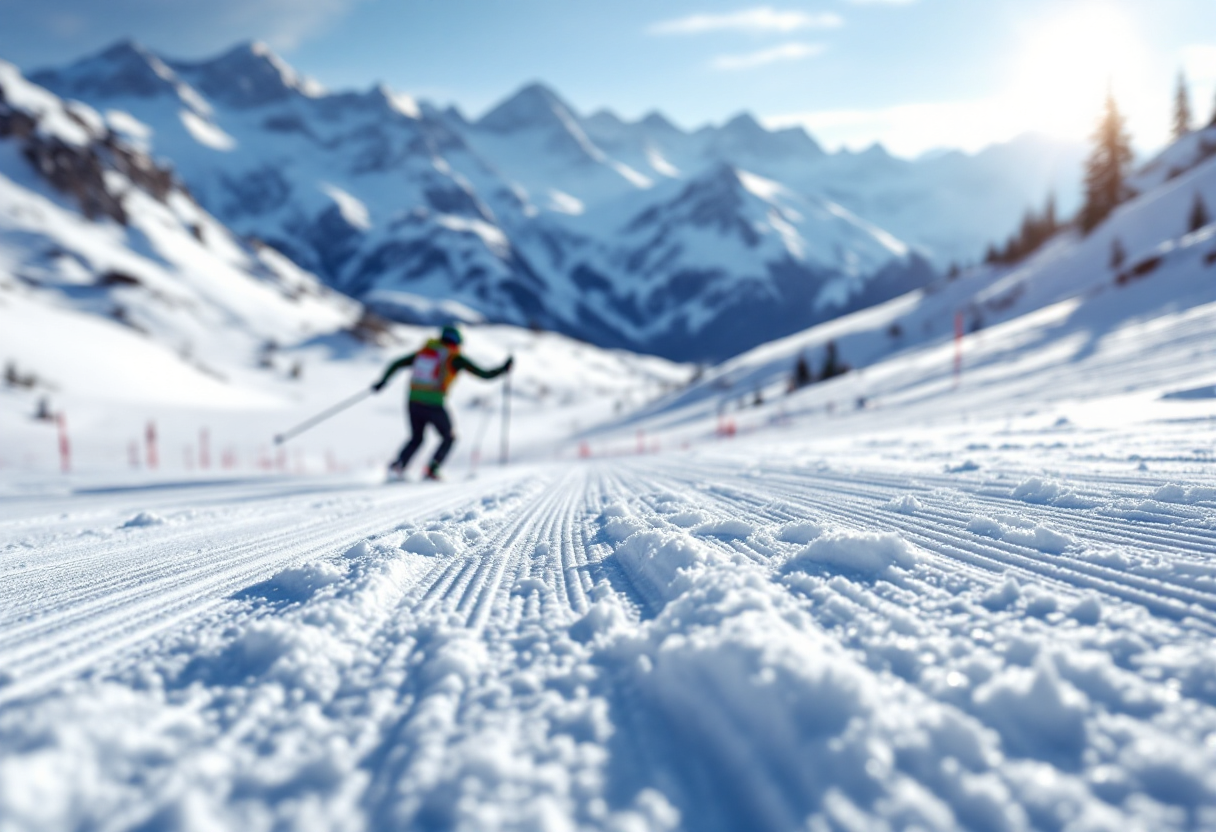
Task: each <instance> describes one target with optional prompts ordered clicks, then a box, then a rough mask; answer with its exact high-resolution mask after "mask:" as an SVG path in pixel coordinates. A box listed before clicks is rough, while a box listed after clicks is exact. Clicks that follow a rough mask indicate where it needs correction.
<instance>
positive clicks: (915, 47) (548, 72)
mask: <svg viewBox="0 0 1216 832" xmlns="http://www.w3.org/2000/svg"><path fill="white" fill-rule="evenodd" d="M1214 6H1216V0H817V2H807V1H806V0H798V1H796V2H772V3H749V2H746V1H744V2H726V1H725V0H700V1H698V0H658V2H656V0H207V2H203V3H199V2H188V1H187V0H104V2H98V0H40V1H39V2H30V0H0V19H2V20H4V21H6V25H4V26H3V27H2V28H0V58H4V59H7V60H10V61H13V62H14V63H17V64H18V65H19V66H22V67H23V68H27V69H28V68H35V67H39V66H43V65H47V64H53V63H59V62H63V61H66V60H68V59H71V58H73V57H76V56H79V55H82V54H84V53H86V52H89V51H91V50H95V49H98V48H100V47H102V46H104V45H107V44H108V43H110V42H112V41H113V40H115V39H117V38H119V37H124V36H130V37H134V38H135V39H137V40H139V41H142V42H144V43H146V44H147V45H149V46H151V47H152V48H154V49H156V50H158V51H160V52H162V53H164V54H167V55H170V56H181V57H202V56H205V55H209V54H212V53H215V52H217V51H219V50H221V49H223V48H225V47H226V46H228V45H230V44H231V43H233V42H236V41H240V40H251V39H257V40H264V41H266V42H268V43H270V44H271V45H272V46H273V47H275V48H276V49H277V50H278V51H279V52H280V53H281V54H282V55H283V56H284V57H285V58H287V59H288V60H289V61H290V62H291V63H292V64H293V65H295V66H296V67H297V68H298V69H299V70H300V71H302V72H304V73H306V74H308V75H311V76H312V77H314V78H316V79H317V80H319V81H320V82H322V83H323V84H325V85H326V86H328V87H331V88H336V89H341V88H347V87H356V88H365V87H367V86H369V85H370V84H372V83H374V82H377V81H383V82H385V83H387V84H388V85H389V86H390V87H393V88H394V89H397V90H400V91H404V92H409V93H413V94H414V95H416V96H419V97H424V98H429V99H431V100H433V101H435V102H436V103H441V104H444V103H456V104H457V105H459V106H460V107H461V108H462V109H463V110H465V112H466V113H468V114H470V115H477V114H479V113H481V112H482V111H484V109H485V108H487V107H488V106H490V105H491V104H493V103H494V102H496V101H498V100H500V99H501V98H503V97H504V96H506V95H508V94H509V93H510V92H512V91H513V90H514V89H516V88H518V87H519V86H521V85H522V84H524V83H527V82H529V81H533V80H543V81H545V82H546V83H548V84H550V85H551V86H553V87H555V88H556V89H557V90H558V91H559V92H560V93H561V94H562V95H564V96H565V97H566V99H567V100H568V101H570V102H571V103H572V104H573V105H574V106H575V107H576V108H578V109H579V110H581V111H583V112H591V111H594V110H596V109H598V108H600V107H609V108H611V109H613V110H615V111H616V112H618V113H619V114H621V115H623V116H626V117H637V116H641V115H643V114H644V113H646V112H648V111H650V110H654V109H657V110H660V111H662V112H664V113H665V114H667V115H668V116H669V117H671V118H672V119H673V120H675V121H676V122H677V123H679V124H681V125H683V126H685V127H696V126H699V125H701V124H704V123H707V122H722V121H724V120H726V119H727V118H729V117H730V116H732V115H734V114H735V113H738V112H740V111H742V110H748V111H750V112H752V113H754V114H755V115H756V116H757V117H759V118H761V119H762V120H763V121H765V122H766V123H768V124H771V125H778V124H795V123H798V124H804V125H806V126H807V127H808V129H810V130H811V132H812V133H813V134H814V135H815V136H816V137H817V138H818V139H820V140H821V141H822V142H823V143H824V144H826V145H827V146H829V147H832V148H835V147H839V146H842V145H843V146H849V147H853V148H861V147H865V146H867V145H869V144H870V143H872V142H874V141H881V142H883V144H885V145H886V146H887V147H888V148H890V149H892V150H893V151H895V152H898V153H902V154H905V155H915V154H917V153H920V152H924V151H926V150H929V149H933V148H937V147H946V146H949V147H962V148H964V149H968V150H975V149H978V148H980V147H982V146H984V145H986V144H989V143H992V142H996V141H1002V140H1005V139H1008V138H1011V137H1012V136H1014V135H1017V134H1018V133H1021V132H1024V131H1027V130H1036V131H1039V132H1045V133H1049V134H1053V135H1057V136H1061V137H1065V138H1073V139H1083V138H1084V137H1085V136H1086V135H1088V133H1089V132H1090V130H1091V129H1092V124H1093V120H1094V117H1095V114H1096V111H1097V109H1098V107H1099V106H1100V103H1101V97H1102V91H1103V89H1104V88H1105V86H1106V83H1107V81H1108V80H1110V81H1111V82H1112V83H1113V85H1114V89H1115V91H1116V95H1117V97H1118V98H1119V100H1120V103H1121V104H1122V105H1123V107H1124V109H1125V110H1126V111H1127V112H1128V114H1129V119H1130V127H1131V130H1132V132H1133V134H1134V137H1135V139H1136V142H1137V144H1138V145H1139V146H1140V147H1142V148H1146V149H1148V148H1154V147H1157V146H1160V145H1161V144H1162V143H1163V142H1164V141H1165V139H1166V137H1167V134H1168V129H1169V118H1170V107H1171V99H1172V92H1173V85H1174V81H1175V78H1176V75H1177V73H1178V71H1179V70H1180V69H1184V68H1185V71H1186V73H1187V75H1188V77H1189V79H1190V81H1191V88H1192V103H1193V107H1194V109H1195V110H1196V112H1197V114H1198V116H1200V117H1202V118H1203V120H1204V121H1206V120H1207V119H1208V118H1210V116H1211V114H1212V110H1213V106H1214V103H1216V9H1214Z"/></svg>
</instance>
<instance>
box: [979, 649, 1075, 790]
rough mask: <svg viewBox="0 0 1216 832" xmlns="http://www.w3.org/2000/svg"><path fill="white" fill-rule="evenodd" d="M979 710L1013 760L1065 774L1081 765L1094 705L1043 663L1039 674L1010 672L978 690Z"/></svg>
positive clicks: (1039, 663) (1038, 663)
mask: <svg viewBox="0 0 1216 832" xmlns="http://www.w3.org/2000/svg"><path fill="white" fill-rule="evenodd" d="M973 699H974V704H975V709H976V711H977V713H979V714H980V715H981V716H982V717H983V718H984V721H985V722H987V723H988V724H989V725H991V726H992V727H994V728H996V730H997V732H998V733H1000V735H1001V739H1002V740H1003V741H1004V743H1005V747H1006V748H1007V749H1008V750H1009V751H1010V752H1012V753H1013V754H1017V755H1021V756H1026V757H1034V758H1036V759H1040V760H1044V761H1046V762H1049V763H1052V764H1054V765H1058V766H1061V767H1064V768H1068V769H1072V768H1076V766H1077V765H1078V764H1079V763H1080V758H1081V754H1082V753H1083V752H1084V750H1085V746H1086V739H1087V728H1086V719H1085V718H1086V716H1087V715H1088V713H1089V700H1088V699H1087V698H1086V696H1085V694H1083V693H1081V691H1079V690H1077V688H1075V687H1074V686H1073V685H1072V684H1070V683H1069V682H1067V681H1065V680H1063V679H1061V678H1060V674H1059V672H1058V671H1057V670H1056V666H1055V664H1054V663H1053V662H1052V661H1051V660H1050V659H1049V658H1047V657H1040V658H1039V659H1038V660H1037V661H1036V662H1035V665H1034V667H1033V668H1025V667H1016V666H1015V667H1007V668H1005V669H1004V670H1002V671H1001V672H999V673H997V674H996V675H995V676H994V677H993V678H992V679H990V680H989V681H988V682H986V683H985V684H983V685H981V686H980V687H979V688H978V689H976V691H975V694H974V697H973Z"/></svg>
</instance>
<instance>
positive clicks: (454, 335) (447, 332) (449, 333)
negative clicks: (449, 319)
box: [439, 326, 464, 346]
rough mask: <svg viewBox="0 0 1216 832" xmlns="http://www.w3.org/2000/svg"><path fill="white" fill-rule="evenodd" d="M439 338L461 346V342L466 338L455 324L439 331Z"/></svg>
mask: <svg viewBox="0 0 1216 832" xmlns="http://www.w3.org/2000/svg"><path fill="white" fill-rule="evenodd" d="M439 340H440V341H443V342H444V343H447V344H452V345H453V346H460V342H461V341H463V340H464V338H462V337H461V336H460V330H459V329H457V328H456V327H454V326H445V327H444V328H443V331H442V332H440V333H439Z"/></svg>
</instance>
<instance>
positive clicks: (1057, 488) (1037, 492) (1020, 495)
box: [1013, 477, 1097, 508]
mask: <svg viewBox="0 0 1216 832" xmlns="http://www.w3.org/2000/svg"><path fill="white" fill-rule="evenodd" d="M1013 499H1015V500H1021V501H1022V502H1024V503H1035V504H1037V505H1050V506H1059V507H1060V508H1093V507H1094V506H1095V505H1097V504H1096V503H1095V502H1094V501H1092V500H1086V499H1084V498H1082V497H1079V496H1078V495H1077V494H1076V492H1074V491H1073V490H1072V489H1070V488H1068V487H1066V486H1065V485H1063V484H1062V483H1059V482H1056V481H1055V480H1052V479H1045V478H1042V477H1031V478H1030V479H1028V480H1024V481H1023V482H1021V483H1019V484H1018V486H1017V487H1016V488H1014V489H1013Z"/></svg>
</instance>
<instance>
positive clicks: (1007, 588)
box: [980, 575, 1022, 612]
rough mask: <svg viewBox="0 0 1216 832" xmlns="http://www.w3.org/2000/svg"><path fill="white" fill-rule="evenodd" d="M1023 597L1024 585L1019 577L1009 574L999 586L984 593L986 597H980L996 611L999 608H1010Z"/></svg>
mask: <svg viewBox="0 0 1216 832" xmlns="http://www.w3.org/2000/svg"><path fill="white" fill-rule="evenodd" d="M1021 597H1022V587H1021V585H1020V584H1019V583H1018V581H1017V578H1015V577H1013V576H1012V575H1007V576H1006V577H1005V580H1004V581H1003V582H1002V583H1001V585H1000V586H999V587H997V588H995V589H992V590H990V591H989V592H987V593H985V594H984V597H983V598H981V599H980V603H981V604H983V605H984V606H985V607H987V608H988V609H990V610H992V611H993V612H996V611H997V610H1004V609H1008V608H1009V607H1011V606H1013V605H1014V604H1016V603H1017V602H1018V599H1019V598H1021Z"/></svg>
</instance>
